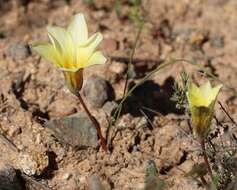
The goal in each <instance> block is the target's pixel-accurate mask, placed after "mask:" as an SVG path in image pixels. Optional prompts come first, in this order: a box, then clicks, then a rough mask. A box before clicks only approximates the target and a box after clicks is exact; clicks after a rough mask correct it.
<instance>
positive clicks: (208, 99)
mask: <svg viewBox="0 0 237 190" xmlns="http://www.w3.org/2000/svg"><path fill="white" fill-rule="evenodd" d="M221 87H222V85H218V86H216V87H214V88H212V87H211V84H210V82H209V81H208V82H206V83H205V84H203V85H201V86H200V87H197V86H196V85H195V84H194V83H192V82H190V83H189V86H188V91H187V98H188V103H189V108H190V112H191V117H192V125H193V127H194V133H195V135H197V136H198V137H200V138H205V137H206V136H207V134H208V132H209V130H210V125H211V120H212V117H213V113H214V106H215V102H216V98H217V95H218V93H219V91H220V89H221Z"/></svg>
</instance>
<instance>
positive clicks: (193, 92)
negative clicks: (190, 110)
mask: <svg viewBox="0 0 237 190" xmlns="http://www.w3.org/2000/svg"><path fill="white" fill-rule="evenodd" d="M187 97H188V101H189V104H190V105H191V106H199V104H200V101H201V100H200V89H199V88H198V87H197V86H196V85H195V84H194V83H192V82H190V83H189V85H188V93H187Z"/></svg>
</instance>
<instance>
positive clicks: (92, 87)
mask: <svg viewBox="0 0 237 190" xmlns="http://www.w3.org/2000/svg"><path fill="white" fill-rule="evenodd" d="M110 93H111V92H110V88H109V85H108V82H107V81H106V80H105V79H103V78H101V77H98V76H91V77H89V78H88V79H87V81H86V83H85V86H84V87H83V94H84V96H85V97H86V99H87V100H88V101H89V102H90V104H91V105H92V106H94V107H96V108H101V107H102V106H103V105H104V103H105V102H106V101H107V100H108V99H109V94H110Z"/></svg>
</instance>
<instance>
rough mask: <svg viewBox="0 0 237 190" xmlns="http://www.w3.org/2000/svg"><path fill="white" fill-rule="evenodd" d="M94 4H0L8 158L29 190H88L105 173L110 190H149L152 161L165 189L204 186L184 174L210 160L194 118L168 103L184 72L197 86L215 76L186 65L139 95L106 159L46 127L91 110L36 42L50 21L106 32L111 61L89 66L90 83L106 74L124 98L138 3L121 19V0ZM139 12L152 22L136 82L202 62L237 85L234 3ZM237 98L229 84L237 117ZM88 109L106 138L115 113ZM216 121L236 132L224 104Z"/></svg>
mask: <svg viewBox="0 0 237 190" xmlns="http://www.w3.org/2000/svg"><path fill="white" fill-rule="evenodd" d="M86 2H89V1H81V0H71V1H63V0H57V1H50V0H37V1H36V0H31V1H20V0H19V1H4V2H3V1H0V26H1V27H0V129H1V133H2V134H4V135H5V136H6V138H8V139H9V141H8V142H6V141H3V140H0V144H1V147H2V148H1V154H0V160H2V161H4V162H6V163H8V164H10V165H12V166H13V167H14V168H15V169H18V170H19V171H20V172H21V173H22V174H23V175H26V176H25V178H24V180H25V181H26V183H23V184H22V189H24V188H25V187H26V186H27V188H28V189H45V188H46V187H43V185H45V186H48V187H49V188H51V189H53V190H77V189H78V190H79V189H89V186H90V183H89V181H90V180H88V179H89V178H90V176H92V175H97V176H98V178H99V179H100V181H101V182H102V184H103V186H104V187H105V189H117V190H119V189H123V190H129V189H131V190H133V189H143V188H144V184H145V176H146V163H147V162H148V161H149V160H153V161H154V162H155V164H156V166H157V170H158V173H159V178H160V179H163V180H164V181H165V189H169V190H173V189H175V190H179V189H180V190H181V189H182V190H202V189H204V188H203V187H202V186H201V184H200V183H198V182H197V181H195V180H194V179H192V178H191V177H187V176H186V174H187V173H188V172H189V171H190V170H191V169H192V167H193V165H194V164H195V163H201V162H202V154H201V149H200V146H199V144H198V142H197V141H196V140H195V139H193V138H192V133H191V131H190V129H189V124H188V117H187V116H186V115H185V114H184V112H183V111H182V110H181V111H180V110H177V109H176V107H175V104H174V102H171V100H170V97H171V95H172V93H173V89H172V85H173V84H174V82H175V81H180V80H181V79H180V74H179V73H180V72H181V71H183V70H185V71H186V72H187V73H188V74H189V75H190V77H191V78H192V79H193V80H194V81H196V82H198V83H201V82H202V81H204V80H205V79H206V78H207V77H206V76H205V75H204V74H203V73H202V72H199V71H198V69H197V67H195V66H193V65H190V64H188V63H185V62H179V63H177V64H175V65H172V66H170V67H168V68H166V69H164V70H163V71H162V72H159V73H157V74H155V75H154V76H153V77H152V78H151V79H149V80H148V81H146V82H145V83H143V84H142V85H141V86H139V87H138V88H137V89H136V90H135V92H134V93H133V95H132V96H130V97H129V98H128V100H127V101H126V103H125V105H124V109H123V112H122V115H121V117H120V118H119V121H118V123H117V124H116V125H115V126H112V127H111V129H110V134H109V137H108V141H109V142H110V143H111V144H110V151H109V152H108V153H105V152H104V151H103V150H102V149H101V148H82V149H75V148H73V147H71V146H67V145H64V144H63V143H62V142H61V141H59V140H58V139H57V138H56V137H55V136H54V134H53V132H52V131H50V130H49V129H47V128H45V127H44V125H43V124H44V123H45V122H46V121H48V120H53V119H57V118H62V117H65V116H69V115H71V114H74V113H76V112H78V111H83V109H82V107H81V105H80V103H79V101H78V99H77V98H76V97H75V96H74V95H72V94H71V93H70V92H69V91H68V90H67V88H66V86H65V85H64V78H63V75H62V73H60V71H58V70H57V69H56V68H55V67H54V66H53V65H51V64H50V63H48V62H47V61H45V60H44V59H41V58H40V57H39V56H38V55H37V54H35V53H34V52H31V51H30V49H29V47H28V46H29V45H31V44H32V43H33V42H36V41H46V40H47V32H46V26H47V25H58V26H66V25H67V24H68V22H69V21H70V19H71V18H72V16H73V15H74V14H75V13H78V12H82V13H83V14H85V17H86V20H87V24H88V27H89V32H90V34H92V33H94V32H95V31H101V32H102V33H103V36H104V40H103V42H102V44H101V46H100V49H101V50H102V51H103V52H104V53H105V55H106V56H107V58H108V61H107V63H106V64H105V65H99V66H93V67H91V68H88V69H86V70H85V80H86V79H87V78H88V77H90V76H92V75H96V76H100V77H102V78H104V79H106V80H107V81H108V82H109V83H110V84H111V86H112V88H113V90H114V94H115V97H114V100H115V101H119V100H120V99H121V97H122V95H123V88H124V85H125V78H126V76H125V75H126V74H125V71H126V70H127V64H128V60H129V55H130V52H131V48H132V47H133V44H134V41H135V38H136V34H137V32H138V27H137V25H136V23H135V22H134V21H132V20H131V19H130V18H129V17H128V16H127V14H126V13H127V12H128V11H129V10H130V9H131V5H130V4H128V3H126V1H121V2H122V8H121V12H120V16H117V15H116V12H115V10H114V1H113V0H106V1H102V0H98V1H97V0H96V1H94V4H92V5H89V4H88V3H86ZM140 6H141V8H142V10H143V11H144V12H145V14H144V15H145V20H146V23H145V24H144V28H143V30H142V33H141V35H140V38H139V42H138V45H137V48H136V51H135V55H134V68H133V69H134V70H133V78H131V79H130V80H129V81H130V82H131V84H132V83H137V82H138V81H140V80H141V78H142V77H143V76H145V75H146V74H147V73H148V72H149V71H151V70H153V69H155V68H156V67H157V66H159V65H160V64H161V63H164V62H166V61H169V60H172V59H188V60H194V59H195V60H196V61H197V62H198V63H199V64H201V65H203V66H206V68H208V69H209V70H210V71H212V72H213V73H214V74H215V76H217V77H218V78H219V79H220V80H221V81H224V82H225V83H226V84H227V85H228V86H230V87H232V88H233V89H237V83H236V77H237V65H236V60H237V53H236V49H237V35H236V28H237V3H236V1H235V0H228V1H224V0H212V1H203V0H193V1H192V2H190V1H187V0H180V1H175V0H169V1H166V0H143V1H142V4H141V5H140ZM19 44H20V45H19ZM210 80H211V79H210ZM212 81H213V83H216V84H217V83H218V82H217V81H215V80H212ZM232 92H233V91H231V90H230V89H229V88H227V87H223V89H222V91H221V93H220V95H219V97H218V100H219V101H220V102H221V103H222V105H223V106H224V107H225V108H226V109H227V110H228V113H229V114H230V115H231V116H232V118H234V119H235V120H237V109H236V108H237V99H236V96H234V95H233V93H232ZM86 103H87V105H88V106H89V109H90V110H91V112H92V113H93V115H94V116H95V118H96V119H97V120H98V122H99V123H100V125H101V127H102V131H103V134H104V135H105V133H106V131H107V127H108V116H107V115H106V113H105V112H104V111H103V109H101V108H95V107H93V106H92V105H90V103H89V102H88V101H86ZM149 110H152V111H149ZM216 117H217V118H218V120H219V122H221V123H224V124H226V125H228V126H230V128H231V126H232V123H231V121H230V120H229V118H228V116H227V115H226V114H225V113H224V112H223V110H222V109H221V108H220V106H219V105H218V104H217V106H216ZM216 127H217V124H216V122H215V121H213V128H216ZM3 139H5V138H3ZM10 142H11V143H10ZM32 181H33V182H32ZM38 183H40V184H41V185H39V184H38ZM42 184H43V185H42ZM23 186H24V187H23Z"/></svg>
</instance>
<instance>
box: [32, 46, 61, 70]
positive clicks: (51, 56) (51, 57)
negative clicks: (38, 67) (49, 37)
mask: <svg viewBox="0 0 237 190" xmlns="http://www.w3.org/2000/svg"><path fill="white" fill-rule="evenodd" d="M32 49H33V50H34V51H35V52H37V53H38V54H40V55H41V56H42V57H44V58H45V59H46V60H48V61H49V62H51V63H53V64H54V65H56V66H57V67H62V63H61V57H60V54H59V53H58V52H57V50H56V49H55V48H54V47H53V46H52V45H51V44H49V43H36V44H33V45H32Z"/></svg>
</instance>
